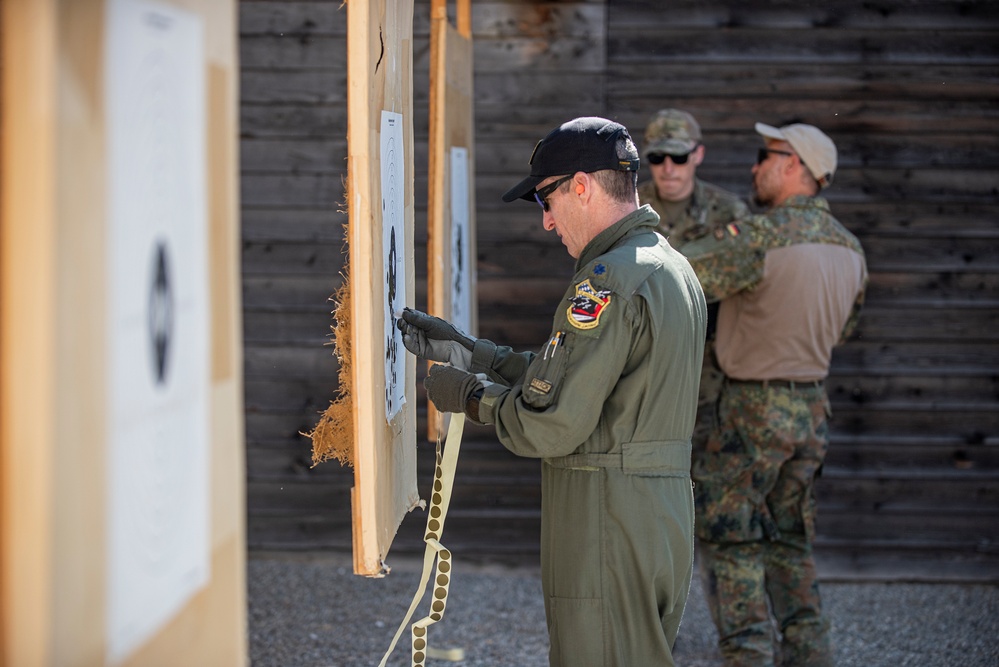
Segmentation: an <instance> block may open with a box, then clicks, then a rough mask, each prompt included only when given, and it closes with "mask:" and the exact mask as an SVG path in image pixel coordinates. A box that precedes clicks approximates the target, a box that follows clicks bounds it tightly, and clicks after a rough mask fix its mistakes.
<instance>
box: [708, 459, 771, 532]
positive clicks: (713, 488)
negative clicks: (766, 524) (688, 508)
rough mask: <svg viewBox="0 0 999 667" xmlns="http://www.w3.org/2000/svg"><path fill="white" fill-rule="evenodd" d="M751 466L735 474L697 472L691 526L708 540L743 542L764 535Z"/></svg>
mask: <svg viewBox="0 0 999 667" xmlns="http://www.w3.org/2000/svg"><path fill="white" fill-rule="evenodd" d="M756 495H757V494H756V492H755V491H754V489H753V475H752V471H751V470H748V469H747V470H745V471H744V472H743V473H742V474H740V475H738V476H731V477H730V476H728V475H710V474H709V475H705V474H703V473H699V474H697V476H696V478H695V481H694V508H695V511H696V517H695V520H694V530H695V532H696V533H697V537H698V538H700V539H702V540H707V541H708V542H745V541H747V540H756V539H760V538H761V537H763V530H762V526H761V524H760V513H759V511H758V508H759V506H760V503H759V501H758V500H757V499H756V497H755V496H756Z"/></svg>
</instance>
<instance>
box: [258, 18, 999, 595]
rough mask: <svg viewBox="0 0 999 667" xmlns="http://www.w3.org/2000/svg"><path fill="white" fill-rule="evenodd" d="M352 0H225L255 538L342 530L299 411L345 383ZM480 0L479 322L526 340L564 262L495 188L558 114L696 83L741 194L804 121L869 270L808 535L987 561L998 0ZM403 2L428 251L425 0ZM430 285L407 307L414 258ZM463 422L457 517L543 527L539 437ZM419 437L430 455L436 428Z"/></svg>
mask: <svg viewBox="0 0 999 667" xmlns="http://www.w3.org/2000/svg"><path fill="white" fill-rule="evenodd" d="M346 11H347V10H346V9H345V8H344V9H341V8H340V3H339V2H335V1H334V2H284V1H272V2H261V1H248V0H244V1H243V2H241V3H240V19H241V21H240V23H241V32H242V38H241V45H242V48H241V54H242V70H243V78H242V142H241V146H242V160H243V182H242V196H243V202H242V206H243V239H244V251H243V276H244V279H243V280H244V283H243V284H244V299H245V310H244V316H245V342H246V409H247V447H248V452H247V454H248V457H247V461H248V488H249V512H250V515H249V540H250V546H251V547H259V548H262V547H291V548H309V547H332V548H347V547H348V546H349V540H350V531H349V526H348V522H349V517H350V512H349V494H348V491H347V489H348V488H349V486H350V475H349V472H348V471H341V470H338V469H336V468H335V467H333V466H334V465H335V464H325V465H324V466H320V467H319V468H316V469H310V468H309V464H308V460H309V458H308V451H309V443H308V441H307V440H306V439H305V438H303V437H301V436H300V435H299V431H304V430H308V429H309V428H311V426H312V425H313V424H314V421H315V418H316V416H317V413H318V412H319V411H321V410H322V409H323V408H324V407H325V406H326V404H327V401H328V400H329V399H330V398H331V397H332V396H333V392H334V391H335V388H336V387H335V381H336V380H335V378H336V364H335V360H334V359H333V358H332V356H331V348H330V347H329V346H328V345H326V343H327V342H328V335H327V334H328V331H329V324H330V316H329V310H330V307H331V304H329V303H328V302H327V297H328V296H329V295H330V294H331V293H332V292H333V290H334V289H335V287H336V286H337V284H338V281H339V275H338V274H339V271H340V270H341V268H342V258H343V256H344V255H343V248H342V243H343V240H342V239H343V234H342V225H343V224H344V222H345V221H346V218H345V216H344V215H342V214H341V213H339V212H338V207H339V202H340V201H341V199H342V193H343V186H342V183H341V181H342V178H343V174H344V173H345V164H344V157H345V155H346V146H345V135H346V97H345V96H346V89H345V81H346V70H345V68H346V55H345V54H346V46H345V44H346V36H345V29H346V28H345V26H346V15H345V12H346ZM472 15H473V37H474V47H475V87H476V91H475V92H476V95H475V120H476V142H477V150H476V153H477V166H476V177H477V180H478V185H477V190H476V201H477V207H478V208H477V218H478V238H479V248H478V266H479V304H480V331H479V334H480V335H482V336H485V337H489V338H492V339H494V340H497V341H501V342H506V343H509V344H511V345H513V346H515V347H524V348H531V347H534V346H536V345H537V344H538V343H539V341H542V340H544V339H545V337H546V336H547V333H548V326H549V322H550V315H551V308H552V304H553V303H554V302H555V301H557V300H558V299H559V298H560V296H561V293H562V290H563V289H564V286H565V283H566V281H567V279H568V277H569V275H570V274H571V269H572V260H571V259H570V258H568V256H567V255H566V253H565V251H564V249H563V247H562V245H561V243H560V242H559V241H558V239H557V237H555V236H554V235H550V234H546V233H545V232H544V231H543V230H542V228H541V225H540V216H539V215H538V212H537V211H536V209H535V208H534V207H532V206H529V205H527V204H524V203H521V202H516V203H513V204H504V203H502V201H500V195H501V194H502V192H503V191H504V190H505V189H506V188H507V187H509V186H510V185H512V184H513V183H514V182H516V181H517V180H518V179H519V178H521V177H522V176H523V175H524V174H525V173H526V169H527V159H528V157H529V156H530V152H531V149H532V148H533V146H534V143H535V142H536V141H537V140H538V139H540V138H541V137H542V136H543V135H544V134H545V133H546V132H547V131H548V130H549V129H550V128H551V127H553V126H554V125H556V124H557V123H559V122H561V121H563V120H566V119H569V118H572V117H574V116H578V115H604V116H608V117H611V118H615V119H617V120H619V121H621V122H623V123H625V124H626V125H627V126H629V127H630V128H631V129H632V133H633V135H634V136H635V137H636V138H640V137H641V135H642V130H643V127H644V124H645V122H646V121H647V119H648V117H649V116H650V115H651V114H652V112H654V111H655V110H656V109H659V108H662V107H667V106H676V107H680V108H684V109H687V110H689V111H691V112H692V113H693V114H694V115H695V116H696V117H697V118H698V120H699V121H700V122H701V125H702V128H703V130H704V134H705V142H706V144H707V147H708V154H707V158H706V161H705V163H704V165H702V167H701V168H700V170H699V175H701V176H702V177H704V178H705V179H706V180H709V181H712V182H715V183H718V184H720V185H723V186H725V187H728V188H729V189H731V190H734V191H736V192H738V193H740V194H743V195H748V193H749V168H750V165H751V162H752V160H753V158H754V156H755V151H756V148H757V147H758V146H759V145H760V139H759V137H757V136H756V135H755V133H754V132H753V129H752V128H753V123H754V122H756V121H762V122H766V123H769V124H773V125H779V124H781V123H783V122H785V121H788V120H791V119H800V120H803V121H804V122H810V123H813V124H815V125H817V126H819V127H821V128H822V129H823V130H825V131H826V132H827V133H828V134H829V135H830V136H831V137H832V138H833V139H834V140H835V141H836V143H837V146H838V148H839V152H840V167H839V170H838V173H837V175H836V179H835V183H834V185H833V187H832V188H830V189H829V190H828V191H827V195H828V198H829V199H830V201H831V204H832V207H833V211H834V213H835V214H836V215H837V217H838V218H839V219H840V220H841V221H842V222H843V223H844V224H845V225H846V226H847V227H848V228H849V229H851V230H852V231H854V232H855V233H856V234H857V235H858V236H859V238H860V240H861V242H862V243H863V245H864V248H865V251H866V252H867V258H868V265H869V268H870V271H871V285H870V290H869V293H868V305H867V308H866V310H865V312H864V314H863V317H862V319H861V323H860V327H859V330H858V332H857V334H856V335H855V337H854V338H853V340H852V341H851V342H850V343H848V344H847V345H846V346H844V347H842V348H840V349H838V350H837V352H836V354H835V356H834V362H833V371H832V375H831V377H830V381H829V391H830V394H831V397H832V400H833V409H834V419H833V431H834V432H833V437H832V446H831V448H830V453H829V458H828V462H827V465H826V468H825V471H824V473H823V477H822V480H821V483H820V487H819V492H820V522H819V531H820V543H821V545H822V547H823V550H824V551H825V552H826V553H838V554H841V555H845V556H847V558H852V559H854V560H853V564H854V566H855V568H857V569H858V570H864V569H866V568H873V567H874V565H872V563H873V562H874V561H873V559H872V558H871V557H869V556H866V555H865V554H866V553H868V550H869V549H870V547H872V546H878V547H880V550H879V551H878V554H879V556H878V558H881V559H882V560H883V561H884V560H886V559H888V560H890V558H891V557H893V556H897V555H900V554H906V553H909V554H913V553H915V554H921V553H928V552H927V551H926V549H930V550H932V552H933V553H935V554H936V555H938V556H939V555H941V554H944V555H946V554H953V556H954V560H960V561H961V562H962V563H964V565H965V571H966V572H970V573H972V576H975V575H976V574H979V575H981V576H992V577H995V576H997V572H999V566H997V561H999V336H997V334H996V330H997V326H999V169H997V167H999V133H997V131H996V128H997V127H999V125H997V118H999V103H997V100H999V3H990V2H973V1H972V2H933V1H929V0H927V1H919V2H912V1H909V0H883V1H881V2H876V3H862V2H853V3H834V4H832V5H830V4H829V3H825V4H822V5H820V4H818V3H802V2H764V1H762V0H749V1H743V2H727V3H718V2H699V1H697V0H670V2H659V1H653V0H648V1H645V2H638V1H631V2H627V1H624V0H607V1H604V0H597V1H593V2H573V1H566V2H527V1H525V0H507V1H492V2H486V1H479V0H473V3H472ZM415 23H416V25H415V28H414V34H415V48H416V53H415V57H414V73H415V82H416V87H417V90H416V92H415V96H414V98H415V105H416V112H415V119H414V125H415V128H416V161H417V162H416V171H417V175H416V197H417V200H416V201H417V215H416V218H417V239H418V243H419V244H420V245H419V246H418V248H417V251H416V252H417V264H418V266H417V271H418V275H422V272H423V271H424V268H423V267H424V266H425V263H424V261H423V260H424V253H425V250H424V246H423V244H424V242H425V238H426V236H425V229H426V227H425V206H426V187H427V186H426V178H425V170H426V169H425V165H426V159H427V158H426V148H425V144H426V134H427V119H426V105H427V91H426V82H427V67H428V45H427V37H428V31H429V30H428V24H429V3H428V2H422V1H418V2H417V6H416V18H415ZM418 294H419V296H418V303H417V305H423V303H425V300H424V299H425V297H424V294H423V283H422V282H421V283H420V287H418ZM421 400H422V399H421ZM421 432H422V431H421ZM466 439H471V440H472V442H469V443H468V444H467V445H466V449H467V453H466V454H465V455H464V458H463V460H462V463H461V469H460V470H459V480H460V484H461V488H460V489H459V490H458V495H457V496H456V499H455V502H454V503H453V504H452V516H453V519H451V520H449V522H448V526H449V531H448V532H449V534H450V537H451V541H452V543H458V544H463V545H464V546H465V548H466V549H469V550H478V551H484V550H486V549H487V548H497V549H500V550H503V549H506V550H511V551H517V550H524V549H527V550H531V549H535V548H536V537H537V529H538V524H537V507H538V498H537V493H538V489H537V486H536V483H537V477H538V474H537V463H536V462H532V461H524V460H518V459H515V458H514V457H512V456H510V455H508V454H506V453H505V451H504V450H502V448H501V447H500V446H499V445H498V444H497V443H496V442H495V439H494V438H492V437H491V436H490V435H489V431H488V430H487V429H479V430H476V429H472V433H470V434H469V435H468V436H467V438H466ZM421 446H422V447H428V446H427V445H421ZM421 458H422V459H428V466H429V464H430V463H431V462H432V455H431V454H430V452H429V447H428V450H427V451H426V452H422V453H421ZM428 469H429V468H428ZM423 520H424V517H423V516H422V515H419V516H414V517H413V519H412V520H409V519H407V521H406V522H404V524H403V530H404V534H405V533H406V531H412V532H411V533H409V534H412V535H415V534H416V533H418V532H419V530H420V527H419V525H418V524H421V523H422V521H423ZM411 526H415V530H413V529H412V528H411ZM486 543H487V544H488V547H484V546H483V545H484V544H486ZM417 546H418V544H417ZM396 548H398V549H404V548H405V547H404V546H403V545H402V540H400V541H398V542H397V547H396Z"/></svg>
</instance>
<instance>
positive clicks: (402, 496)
mask: <svg viewBox="0 0 999 667" xmlns="http://www.w3.org/2000/svg"><path fill="white" fill-rule="evenodd" d="M412 34H413V2H412V0H351V2H349V3H348V4H347V69H348V72H347V88H348V96H347V108H348V111H347V171H348V177H347V188H348V189H347V204H348V210H349V218H350V223H349V230H350V231H349V248H350V285H351V304H352V309H351V349H352V353H353V355H354V359H353V365H352V366H353V378H352V381H353V385H352V395H353V398H354V406H353V416H354V488H353V489H352V491H351V505H352V515H353V551H354V572H355V574H362V575H367V576H382V575H384V574H385V573H386V572H387V568H386V565H385V558H386V556H387V554H388V551H389V548H390V547H391V545H392V540H393V538H394V537H395V533H396V530H397V529H398V527H399V524H400V523H401V522H402V519H403V517H404V516H405V514H406V513H407V512H408V511H410V510H411V509H413V508H414V507H416V506H417V505H419V504H420V497H419V493H418V491H417V487H416V395H415V392H416V389H415V378H416V360H415V357H413V356H412V355H410V354H408V353H407V352H406V349H405V348H404V347H403V345H402V337H401V334H400V332H399V330H398V329H397V328H396V327H395V317H396V315H397V314H398V313H399V311H401V310H402V308H403V307H404V306H406V305H413V304H414V302H415V292H416V290H415V277H414V268H413V177H414V173H413V121H412V116H413V40H412Z"/></svg>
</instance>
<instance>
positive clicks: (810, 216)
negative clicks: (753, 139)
mask: <svg viewBox="0 0 999 667" xmlns="http://www.w3.org/2000/svg"><path fill="white" fill-rule="evenodd" d="M830 246H833V247H839V248H844V249H846V250H848V251H852V252H849V253H846V254H837V252H838V251H836V250H834V249H832V248H830ZM792 248H793V249H795V250H794V252H796V253H798V254H797V255H796V256H795V257H797V259H794V260H789V258H790V257H791V256H790V255H787V254H786V251H790V249H792ZM822 248H827V250H822ZM681 251H682V252H683V254H684V255H686V256H687V258H688V259H689V260H690V263H691V266H692V267H693V268H694V271H695V272H696V273H697V277H698V279H699V280H700V282H701V286H702V287H703V289H704V294H705V297H706V298H707V299H708V301H722V302H723V304H722V309H723V314H724V311H725V309H726V306H725V304H726V303H730V302H731V304H732V305H731V307H730V308H728V311H729V313H730V314H731V318H730V319H729V321H728V323H727V325H726V326H727V327H728V328H729V329H734V331H729V332H725V333H726V334H728V333H730V334H731V335H732V336H734V337H740V336H741V337H742V338H743V340H742V341H741V342H738V344H739V346H740V348H742V349H746V348H750V347H752V346H753V343H752V341H748V340H746V338H747V337H752V336H754V335H755V337H756V338H759V339H761V340H760V342H759V343H758V345H759V346H762V345H763V344H764V343H763V342H762V339H770V340H771V341H780V340H781V339H791V338H793V337H794V336H795V335H796V333H795V332H794V331H791V330H790V329H793V326H792V325H791V324H790V322H788V321H787V319H783V320H781V322H780V323H778V322H777V321H775V320H774V319H773V309H774V308H777V309H785V310H786V313H785V314H788V315H789V316H791V315H793V316H794V317H797V316H798V314H799V313H804V312H805V311H807V310H812V311H815V312H814V313H813V314H812V315H809V317H811V318H812V319H811V322H812V325H809V324H807V323H806V322H803V323H802V326H803V327H805V328H811V329H813V330H812V331H811V332H810V333H807V334H806V333H804V332H802V333H801V334H800V337H801V338H802V339H804V338H805V337H806V336H809V335H811V336H814V335H815V331H814V328H815V327H816V326H825V325H832V326H837V325H838V324H839V323H838V322H834V320H835V319H837V318H838V317H839V315H837V316H836V317H832V316H830V315H829V312H831V311H829V310H828V308H827V309H826V310H825V311H822V312H819V311H820V310H821V308H822V307H825V305H824V304H818V303H816V302H817V301H819V300H822V299H826V298H832V297H831V296H823V295H831V294H833V292H831V291H830V290H833V289H834V288H835V287H836V286H837V285H839V286H840V289H842V290H847V289H848V290H851V291H850V292H849V294H848V295H847V298H848V299H851V300H852V301H853V303H852V307H849V308H846V309H845V310H846V311H847V312H846V313H845V314H844V315H842V318H843V319H842V321H841V322H842V326H841V328H840V329H839V330H838V331H836V332H835V338H834V342H836V339H838V342H843V340H845V339H846V337H847V336H849V334H850V333H851V332H852V330H853V329H854V327H855V326H856V324H857V320H858V317H859V314H860V309H861V307H862V305H863V302H864V293H865V289H866V285H867V268H866V264H865V262H864V251H863V249H862V248H861V246H860V242H859V241H858V240H857V238H856V237H855V236H854V235H853V234H851V233H850V232H849V231H847V229H846V228H845V227H843V225H842V224H840V222H839V221H838V220H836V218H834V217H833V216H832V213H831V212H830V210H829V204H828V202H827V201H826V200H825V199H823V198H821V197H806V196H802V195H798V196H793V197H790V198H789V199H787V200H786V201H784V202H783V203H782V204H780V205H779V206H776V207H774V208H773V209H771V210H770V211H768V212H767V213H766V214H764V215H756V216H752V217H751V218H748V219H746V220H743V221H740V222H737V223H730V224H728V225H726V226H725V227H724V228H722V229H718V230H715V232H714V233H713V234H712V235H711V236H707V237H704V238H702V239H700V240H698V241H695V242H692V243H689V244H686V245H685V246H684V247H683V248H682V249H681ZM808 253H813V254H811V255H809V254H808ZM853 253H856V254H853ZM858 256H859V257H858ZM768 257H769V259H768ZM822 257H824V258H825V259H826V261H827V262H829V263H828V264H826V265H824V266H826V267H827V270H828V271H829V273H828V275H819V273H820V268H821V267H819V266H818V265H817V264H816V265H815V266H814V267H813V270H812V271H811V273H810V274H809V275H807V276H805V277H803V278H801V279H800V284H795V279H793V278H792V279H787V278H784V279H781V278H779V277H778V276H782V275H792V274H790V273H788V274H781V273H779V272H778V269H780V268H781V267H788V266H791V265H789V261H793V262H794V263H796V264H797V270H798V271H802V270H804V271H806V272H807V271H808V270H809V269H808V267H807V265H806V266H805V267H804V269H803V268H802V265H803V264H807V262H809V261H818V259H820V258H822ZM853 270H856V271H857V273H856V274H855V273H852V271H853ZM799 275H803V274H799ZM812 276H814V277H815V278H816V280H810V278H811V277H812ZM806 283H808V285H807V286H806ZM819 283H822V284H823V285H826V287H822V286H820V285H819ZM765 291H768V292H769V293H770V295H769V296H766V297H765V296H764V292H765ZM775 292H779V293H780V294H781V295H782V296H783V297H784V298H783V299H781V298H777V299H775V298H774V293H775ZM762 302H765V303H766V304H767V308H766V310H769V311H770V314H769V315H768V313H767V312H762V311H760V309H759V307H758V304H759V303H762ZM754 309H755V310H754ZM823 313H825V314H823ZM768 317H770V318H771V319H770V321H769V322H767V318H768ZM754 318H755V319H754ZM723 319H724V318H723V317H722V316H720V317H719V324H718V327H719V334H718V336H719V340H721V338H722V337H723V332H722V327H723V325H724V324H725V323H723V321H722V320H723ZM752 323H763V324H769V328H768V329H766V330H763V331H755V332H753V331H752V330H751V327H749V326H747V325H749V324H752ZM813 325H814V326H813ZM829 337H830V336H829V335H828V334H827V335H826V338H829ZM785 346H786V341H785ZM775 347H780V345H779V344H776V343H775ZM722 366H723V368H725V364H724V363H723V364H722ZM728 372H729V371H728V369H726V373H728ZM736 377H738V376H736ZM756 379H759V378H756Z"/></svg>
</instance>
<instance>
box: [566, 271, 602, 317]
mask: <svg viewBox="0 0 999 667" xmlns="http://www.w3.org/2000/svg"><path fill="white" fill-rule="evenodd" d="M610 295H611V293H610V290H598V289H596V288H595V287H593V285H591V284H590V279H589V278H587V279H586V280H584V281H583V282H581V283H579V284H578V285H576V296H574V297H573V298H572V299H571V305H570V306H569V308H568V309H567V310H566V317H567V318H568V320H569V324H571V325H572V326H574V327H576V328H577V329H595V328H596V327H597V326H598V325H599V324H600V315H601V314H602V313H603V312H604V308H606V307H607V306H608V305H610V300H611V297H610Z"/></svg>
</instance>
